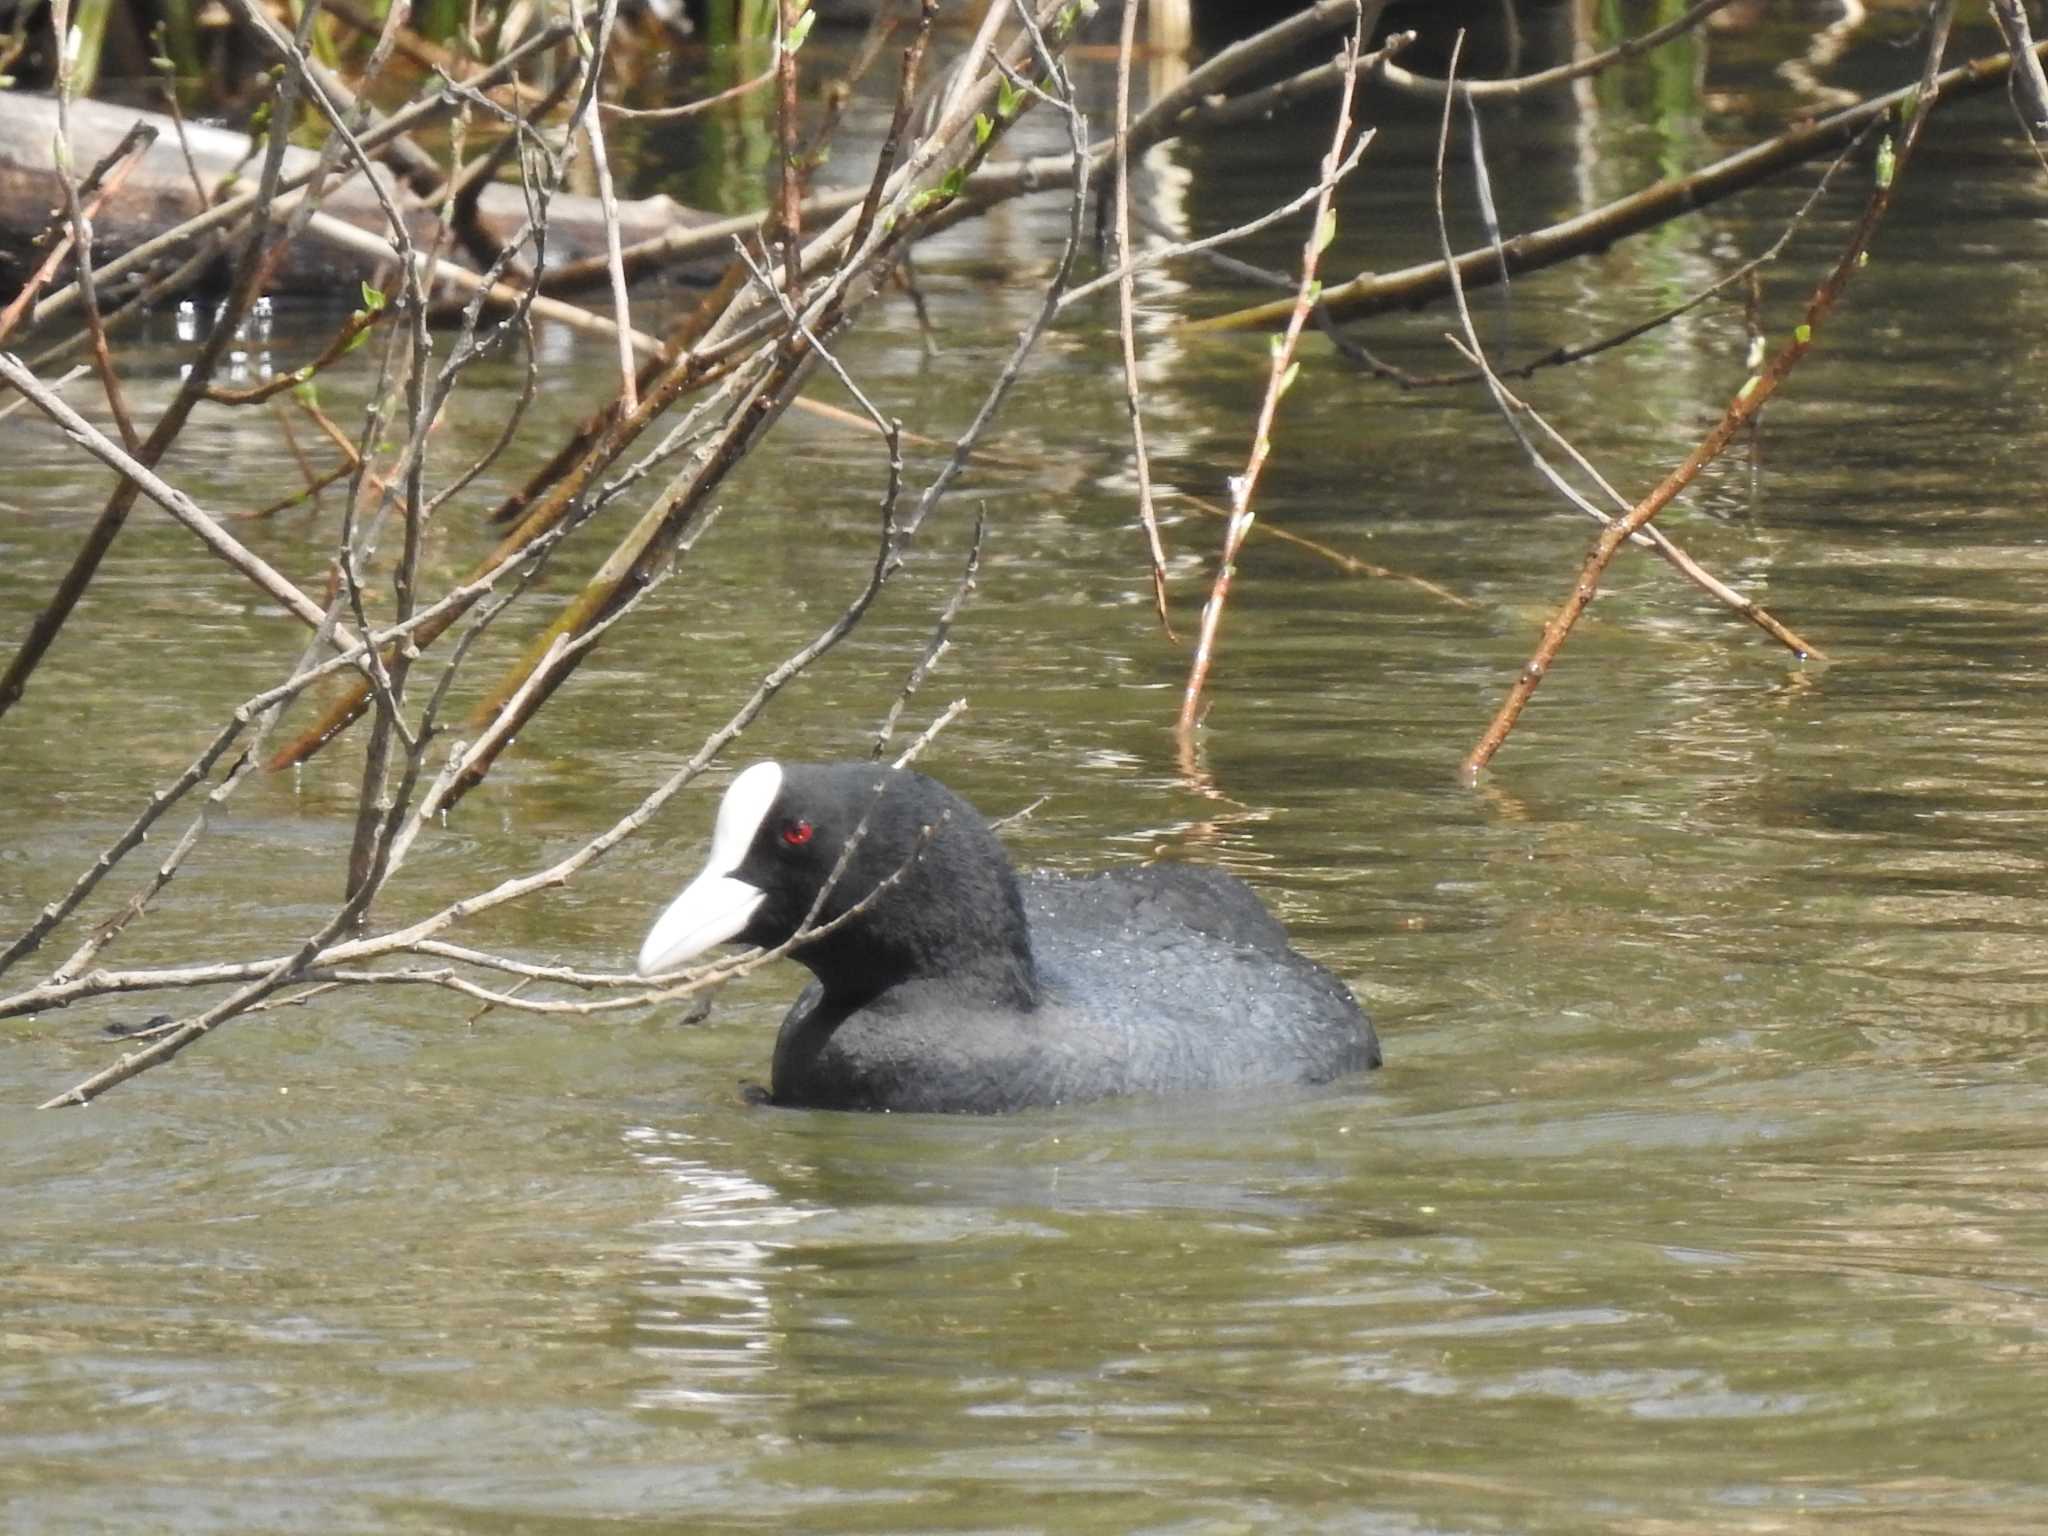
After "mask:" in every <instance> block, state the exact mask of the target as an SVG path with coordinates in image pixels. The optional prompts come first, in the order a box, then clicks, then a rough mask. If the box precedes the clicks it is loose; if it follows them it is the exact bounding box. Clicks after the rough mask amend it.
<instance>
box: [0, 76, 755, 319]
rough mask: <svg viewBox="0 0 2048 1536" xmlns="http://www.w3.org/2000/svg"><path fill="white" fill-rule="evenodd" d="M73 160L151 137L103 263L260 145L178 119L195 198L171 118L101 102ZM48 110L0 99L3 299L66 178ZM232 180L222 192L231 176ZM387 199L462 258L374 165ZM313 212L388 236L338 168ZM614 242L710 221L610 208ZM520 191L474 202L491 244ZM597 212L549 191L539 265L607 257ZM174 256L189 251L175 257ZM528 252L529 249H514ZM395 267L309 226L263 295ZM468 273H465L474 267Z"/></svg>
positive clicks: (192, 202) (91, 110) (500, 240)
mask: <svg viewBox="0 0 2048 1536" xmlns="http://www.w3.org/2000/svg"><path fill="white" fill-rule="evenodd" d="M70 118H71V164H72V166H73V168H74V170H75V172H76V173H77V174H79V175H83V174H84V173H85V172H86V171H87V170H89V169H90V168H91V167H92V166H93V164H94V163H95V162H97V161H98V160H99V159H101V158H102V157H103V156H105V155H106V154H108V153H109V152H110V151H111V150H113V148H114V147H115V146H116V145H117V144H118V143H119V142H120V140H121V136H122V135H123V134H125V133H126V132H127V131H128V130H129V128H130V127H132V126H133V125H134V124H135V123H137V122H143V123H147V124H149V125H150V126H152V127H154V128H155V129H156V130H157V135H156V142H155V143H154V144H153V145H151V146H150V147H149V148H148V149H147V150H145V151H144V152H143V157H142V160H141V163H140V164H138V165H137V166H136V168H135V170H134V171H133V172H132V173H131V174H130V175H129V176H128V178H127V180H126V182H125V183H124V184H123V185H122V187H121V188H120V190H119V191H118V193H116V194H115V195H114V196H112V197H110V198H108V199H107V201H106V204H105V206H103V207H102V208H101V209H100V211H99V213H98V215H97V217H96V218H95V219H94V221H93V262H94V265H96V266H97V265H99V264H101V263H104V262H107V261H110V260H112V259H113V258H115V257H117V256H120V255H121V254H122V253H124V252H126V251H130V250H133V249H135V248H136V247H137V246H140V245H142V244H143V243H145V242H146V241H150V240H154V239H156V238H158V237H159V236H162V235H164V234H166V233H169V232H171V231H173V230H176V229H177V228H178V227H179V226H180V225H182V224H185V223H187V222H188V221H190V220H191V219H193V218H196V217H197V216H198V215H199V214H201V213H203V212H204V211H205V210H206V208H207V207H208V206H210V205H211V204H212V203H214V202H217V201H219V200H220V199H221V198H222V197H223V196H225V195H226V193H227V191H232V190H246V188H247V187H248V185H249V184H250V183H251V181H252V180H253V177H254V172H255V161H254V160H253V158H252V157H254V156H256V155H258V154H260V152H261V145H260V144H259V143H254V142H252V141H251V140H250V138H249V137H248V136H247V135H246V134H242V133H237V132H234V131H233V130H231V129H227V128H216V127H211V126H208V125H205V124H199V123H189V122H188V123H186V124H185V125H184V128H183V134H184V141H185V145H186V146H187V147H188V148H189V149H190V151H191V156H192V167H193V168H196V170H197V172H198V175H199V180H200V182H201V183H202V184H203V186H204V188H205V196H204V198H202V196H201V191H200V188H199V187H198V186H195V185H194V184H193V179H192V169H188V168H187V166H186V163H185V154H184V151H183V150H181V149H180V147H179V133H180V130H179V127H178V125H177V123H176V122H175V121H174V120H173V119H171V118H170V117H168V116H166V115H164V114H162V113H156V112H145V111H142V110H140V109H137V108H133V107H117V106H112V105H109V104H108V103H105V102H98V101H77V102H73V103H72V105H71V113H70ZM56 137H57V103H56V101H55V99H54V98H52V97H48V96H38V95H29V94H25V93H15V92H0V294H4V293H7V292H12V291H13V290H14V289H16V288H18V287H19V286H20V285H21V284H22V282H24V281H25V280H26V278H27V276H28V274H29V273H30V271H32V270H33V268H34V264H35V247H36V243H37V241H38V239H39V238H40V237H41V236H42V235H43V234H44V232H45V231H47V230H48V229H49V228H50V227H51V226H52V224H53V223H55V222H57V221H58V220H59V219H60V218H61V213H60V210H61V209H62V207H63V203H64V194H63V182H62V180H61V178H60V177H59V175H58V172H57V161H56ZM316 159H317V156H316V153H315V152H314V151H312V150H309V149H299V148H290V149H287V150H286V151H285V175H286V177H287V178H289V177H291V176H293V175H295V174H299V173H302V172H304V171H306V170H309V169H310V168H311V167H312V166H313V164H314V163H315V161H316ZM238 173H239V185H238V186H230V183H234V182H236V181H237V179H238ZM379 176H380V179H381V180H382V181H383V182H384V184H385V189H386V193H387V195H388V196H389V197H390V198H391V200H392V202H393V203H394V204H395V205H396V206H397V207H398V208H399V210H400V211H401V213H402V214H403V216H404V218H405V221H406V227H407V230H408V232H409V233H410V234H411V237H412V239H413V241H414V243H415V244H416V245H417V246H419V247H420V248H421V249H423V250H424V249H428V248H430V247H431V246H433V245H434V244H439V246H440V248H441V250H442V251H443V252H444V253H445V254H444V259H445V260H449V261H452V262H458V263H459V262H460V261H461V260H462V255H461V253H462V250H463V246H462V244H461V243H460V242H459V241H457V240H455V239H453V238H452V237H450V236H447V233H446V231H444V229H443V226H442V221H441V219H440V216H439V213H438V211H437V210H436V209H435V208H433V207H430V206H428V205H427V204H425V203H423V202H422V201H421V200H420V198H419V196H418V195H417V194H416V193H414V192H412V191H410V190H408V189H407V188H406V186H405V185H404V183H403V181H402V179H401V178H400V177H398V176H396V175H394V174H392V173H391V172H389V171H387V170H384V169H382V168H381V167H380V169H379ZM320 206H321V209H322V211H324V212H326V213H328V214H331V215H333V216H334V217H335V218H337V219H340V220H342V221H344V222H345V223H348V224H352V225H354V226H356V227H357V228H358V229H361V230H365V231H368V232H370V233H372V234H375V235H379V236H386V235H387V231H386V226H385V216H384V211H383V208H382V207H381V206H380V205H379V203H378V201H377V196H376V194H375V192H374V191H372V189H371V188H370V187H369V186H368V185H367V184H366V183H365V181H364V180H363V177H362V175H361V174H360V173H359V172H357V173H354V174H348V173H347V172H346V171H344V172H338V173H337V175H336V177H335V180H334V182H333V183H332V184H330V185H329V186H328V188H327V189H326V192H325V194H324V195H323V197H322V199H321V204H320ZM618 211H619V229H620V238H621V240H622V241H624V242H625V243H628V244H630V243H634V242H638V241H645V240H654V239H658V238H660V237H662V236H664V235H670V234H673V233H675V232H676V231H677V230H681V229H688V228H691V227H694V226H696V225H699V224H704V223H707V222H709V221H710V215H708V214H704V213H700V212H697V211H696V210H694V209H691V208H686V207H684V206H683V205H682V204H681V203H678V202H676V201H675V200H674V199H673V198H670V197H667V196H655V197H648V198H640V199H636V200H632V201H622V202H620V203H619V205H618ZM526 216H527V204H526V199H525V196H524V195H523V194H522V193H521V191H520V189H519V188H518V187H516V186H509V185H491V186H487V187H485V188H484V189H483V192H482V195H481V197H480V198H479V200H478V206H477V222H478V224H479V225H480V226H481V229H482V231H483V233H484V234H485V235H486V236H487V237H488V238H489V239H490V240H491V241H493V242H494V243H496V244H499V245H503V244H506V243H509V242H510V241H512V240H513V239H514V238H515V237H517V236H518V234H519V232H520V230H521V228H522V227H523V226H524V224H525V222H526ZM604 243H605V242H604V211H603V208H602V207H601V205H600V204H599V201H598V199H596V198H594V197H584V196H581V195H577V194H571V193H567V192H562V193H557V194H556V195H555V197H554V198H553V200H552V201H551V202H550V204H549V208H548V251H547V254H548V264H549V265H550V266H551V267H552V266H554V265H556V264H558V263H561V262H567V261H577V260H582V259H586V258H590V257H595V256H601V255H602V254H603V252H604ZM169 254H175V255H177V256H179V257H182V256H184V255H188V254H190V253H189V251H184V250H180V251H176V252H173V253H169ZM521 255H522V257H523V258H526V259H528V261H529V263H530V258H531V256H532V248H531V245H530V243H529V244H528V245H527V247H526V249H525V250H523V251H522V252H521ZM722 265H723V259H722V257H721V258H718V259H716V260H713V261H711V262H709V263H708V264H699V266H698V267H696V268H691V267H683V268H674V269H668V270H667V273H666V275H669V276H679V277H683V278H686V279H697V278H700V277H701V279H702V280H703V281H707V282H708V281H711V280H712V279H714V278H716V276H717V274H718V270H719V268H720V267H721V266H722ZM394 266H395V261H386V260H381V259H379V258H378V257H376V256H374V255H371V254H367V253H365V252H364V251H363V250H361V249H358V248H352V247H350V246H345V245H342V244H340V243H339V242H337V241H334V240H331V239H328V238H326V237H324V236H322V235H321V234H320V233H319V232H318V231H317V230H308V231H307V232H306V233H304V234H302V235H300V236H298V237H297V238H295V239H294V240H293V241H292V242H291V243H290V245H289V246H288V247H287V249H286V250H285V252H284V254H283V257H282V259H281V260H280V261H279V263H278V264H277V267H276V270H275V273H274V275H273V276H272V278H271V282H270V288H269V291H270V292H271V294H273V295H274V296H277V297H280V298H294V297H298V298H304V297H316V296H331V295H333V294H336V293H340V294H343V295H345V296H347V297H349V299H350V301H351V302H353V298H354V295H355V293H356V291H357V285H358V284H359V283H362V282H376V281H378V279H379V278H380V277H381V276H383V275H384V274H386V273H388V272H389V271H390V270H391V269H392V268H393V267H394ZM472 270H474V268H472Z"/></svg>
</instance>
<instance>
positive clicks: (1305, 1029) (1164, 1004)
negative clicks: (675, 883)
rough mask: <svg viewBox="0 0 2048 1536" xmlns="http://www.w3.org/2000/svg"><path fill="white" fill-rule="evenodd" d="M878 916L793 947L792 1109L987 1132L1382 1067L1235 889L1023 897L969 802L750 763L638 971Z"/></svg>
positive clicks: (786, 1031)
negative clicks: (1097, 1104) (920, 1120)
mask: <svg viewBox="0 0 2048 1536" xmlns="http://www.w3.org/2000/svg"><path fill="white" fill-rule="evenodd" d="M863 820H865V823H866V827H865V831H863V832H862V833H861V834H860V837H859V841H858V843H857V844H856V845H855V847H854V851H853V855H852V857H851V858H850V859H849V860H848V861H847V865H846V868H845V869H844V871H842V872H841V874H840V876H839V878H838V880H837V881H836V882H834V881H832V880H831V875H832V871H833V869H834V867H835V866H836V865H837V864H838V862H839V860H840V857H841V855H842V854H843V853H844V852H845V850H846V847H847V844H848V843H849V841H851V840H852V839H853V838H854V836H855V829H856V828H858V827H860V826H861V825H862V822H863ZM828 883H829V884H830V886H831V889H830V891H829V893H828V894H827V895H826V896H825V899H824V901H823V903H822V905H819V904H818V895H819V892H820V891H821V890H825V888H826V886H827V885H828ZM885 883H886V884H885ZM878 887H883V888H882V889H881V890H880V892H879V894H876V892H877V888H878ZM864 898H866V899H868V904H867V905H866V906H865V907H864V908H863V909H862V910H861V911H859V912H858V913H857V914H856V915H855V916H853V917H852V918H851V919H850V920H848V921H847V922H846V923H844V924H843V925H842V926H840V927H838V928H835V929H833V930H832V931H830V932H828V933H824V934H821V935H820V936H818V937H816V938H813V939H808V940H806V941H805V942H804V943H803V944H801V945H799V946H798V947H797V948H796V949H795V950H794V951H793V952H792V953H793V957H794V958H795V959H797V960H798V961H800V962H801V963H802V964H804V965H805V966H807V967H809V969H810V971H811V973H812V974H813V975H814V976H816V977H817V981H816V982H814V983H813V984H812V985H811V986H809V987H807V988H806V989H805V990H804V993H803V995H802V996H801V997H799V998H798V999H797V1001H796V1005H795V1006H794V1007H793V1008H791V1009H790V1012H789V1017H788V1018H786V1019H785V1020H783V1024H782V1033H781V1035H780V1036H779V1037H778V1038H777V1040H776V1042H775V1070H774V1079H773V1085H772V1088H771V1096H772V1098H773V1099H774V1101H775V1102H776V1103H778V1104H791V1105H810V1106H814V1107H817V1108H827V1109H894V1110H936V1111H951V1112H955V1113H979V1114H987V1113H994V1112H998V1111H1002V1110H1012V1109H1024V1108H1028V1107H1031V1106H1034V1105H1048V1104H1071V1103H1076V1102H1078V1101H1081V1100H1085V1099H1100V1098H1107V1097H1110V1096H1113V1095H1117V1094H1137V1093H1142V1094H1159V1093H1187V1092H1196V1091H1200V1090H1203V1089H1220V1088H1242V1087H1254V1086H1259V1085H1271V1084H1284V1083H1320V1082H1326V1081H1328V1080H1329V1079H1331V1078H1335V1077H1339V1076H1342V1075H1343V1074H1344V1073H1347V1072H1356V1071H1360V1070H1362V1069H1365V1068H1369V1067H1377V1066H1378V1065H1379V1064H1380V1049H1379V1041H1378V1040H1377V1039H1376V1038H1375V1037H1374V1035H1373V1029H1372V1024H1371V1022H1370V1021H1369V1020H1368V1019H1367V1018H1366V1016H1365V1014H1364V1012H1363V1011H1362V1010H1361V1009H1360V1008H1359V1006H1358V1004H1357V1003H1356V1002H1355V1001H1354V1000H1353V998H1352V996H1351V993H1350V991H1349V989H1347V988H1346V987H1345V985H1344V983H1343V982H1341V981H1339V980H1338V979H1337V978H1336V977H1335V976H1334V975H1332V974H1331V973H1330V972H1329V971H1327V970H1325V969H1324V968H1323V967H1322V966H1320V965H1317V964H1316V963H1315V962H1314V961H1312V960H1307V959H1304V958H1303V957H1302V956H1300V955H1298V954H1296V953H1295V952H1294V951H1293V950H1292V949H1290V948H1289V947H1288V945H1287V933H1286V930H1285V929H1283V928H1282V927H1281V926H1280V924H1279V923H1278V922H1276V921H1275V920H1274V919H1273V917H1272V915H1271V914H1269V913H1268V912H1267V911H1266V909H1265V908H1264V907H1263V906H1261V905H1260V903H1259V899H1258V897H1257V896H1255V895H1253V894H1252V891H1251V889H1250V887H1248V886H1246V885H1245V884H1243V883H1242V882H1241V881H1239V880H1236V879H1234V878H1232V877H1231V876H1229V875H1226V874H1224V873H1222V872H1221V871H1220V870H1213V869H1202V868H1198V867H1195V866H1191V865H1183V864H1154V865H1149V866H1144V867H1132V868H1126V869H1116V870H1111V871H1109V872H1107V873H1105V874H1099V875H1086V876H1075V877H1068V876H1062V875H1052V874H1029V875H1025V876H1024V877H1023V878H1022V879H1019V878H1018V876H1017V875H1016V874H1015V872H1013V871H1012V870H1011V868H1010V861H1009V858H1008V856H1007V855H1006V854H1005V853H1004V852H1003V847H1002V844H1001V843H999V842H998V841H997V840H996V837H995V834H994V833H993V832H991V831H990V830H989V827H988V824H987V823H986V822H985V821H983V820H982V818H981V817H980V816H979V815H978V814H976V812H975V810H974V807H972V806H971V805H969V804H968V803H967V802H966V801H964V800H962V799H961V798H960V797H959V796H958V795H956V794H954V793H953V792H952V791H951V790H949V789H947V788H946V787H945V786H944V785H943V784H940V783H939V782H938V781H937V780H935V779H930V778H927V777H925V776H924V775H923V774H921V773H912V772H908V771H894V770H891V769H888V768H885V767H880V766H873V765H867V764H841V765H834V766H829V767H825V766H814V765H806V764H794V763H791V764H778V763H756V764H755V765H754V766H753V767H751V768H749V769H747V770H746V772H744V773H742V774H741V775H740V776H739V777H738V778H736V779H734V780H733V782H732V785H731V787H730V788H728V789H727V790H726V794H725V800H724V802H723V803H722V804H721V805H720V806H719V810H718V823H717V826H716V828H715V830H714V831H713V833H712V838H711V855H710V858H709V859H708V860H707V861H706V864H705V867H704V872H703V873H702V874H700V875H699V876H698V877H697V878H696V879H695V880H694V881H692V882H691V883H690V885H689V886H688V887H687V888H686V889H685V890H684V891H683V893H682V895H680V896H678V897H677V898H676V899H675V901H674V902H673V903H672V904H671V905H670V906H669V908H668V910H667V911H665V912H664V913H662V915H661V917H660V919H659V921H657V922H656V923H655V925H654V930H653V932H651V933H649V934H648V936H647V942H646V943H645V944H644V945H643V946H642V947H641V950H640V971H641V973H642V974H643V975H653V974H655V973H657V972H662V971H669V970H674V969H675V968H677V967H678V966H680V965H682V964H683V963H684V962H685V961H688V960H690V959H692V958H694V957H696V956H697V955H700V954H702V953H703V952H704V951H705V950H707V949H710V948H711V947H712V946H713V945H716V944H722V943H725V942H726V941H728V940H737V941H739V942H741V943H744V944H758V945H762V946H771V945H775V944H780V943H782V942H784V941H785V940H787V939H788V938H789V937H790V935H791V934H793V933H795V932H796V930H797V928H798V926H799V925H801V924H802V923H803V922H804V921H805V919H806V918H808V917H810V916H811V915H812V910H813V907H814V906H816V908H817V912H816V919H815V921H816V922H817V923H819V924H823V923H827V922H830V921H831V920H833V919H834V918H837V917H840V916H841V915H843V914H844V913H846V912H847V911H849V910H850V909H852V908H853V907H854V906H855V905H856V904H857V903H860V902H861V901H862V900H863V899H864Z"/></svg>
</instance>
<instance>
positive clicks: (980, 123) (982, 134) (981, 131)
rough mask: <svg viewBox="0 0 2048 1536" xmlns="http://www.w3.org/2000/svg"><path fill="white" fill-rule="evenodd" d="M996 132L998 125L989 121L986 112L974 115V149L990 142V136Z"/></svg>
mask: <svg viewBox="0 0 2048 1536" xmlns="http://www.w3.org/2000/svg"><path fill="white" fill-rule="evenodd" d="M995 131H996V125H995V124H994V123H992V122H990V121H989V118H988V114H987V113H986V112H977V113H975V114H974V147H975V148H976V149H979V148H981V146H982V145H984V144H986V143H987V142H988V136H989V135H990V134H992V133H994V132H995Z"/></svg>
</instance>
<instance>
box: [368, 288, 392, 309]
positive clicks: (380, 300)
mask: <svg viewBox="0 0 2048 1536" xmlns="http://www.w3.org/2000/svg"><path fill="white" fill-rule="evenodd" d="M390 302H391V301H390V300H389V299H387V298H385V297H384V290H383V289H382V288H372V287H371V286H370V285H369V284H368V283H365V284H363V308H365V309H367V310H368V311H369V312H370V313H371V314H373V315H374V314H376V313H377V311H378V310H380V309H382V308H383V307H384V306H385V305H386V304H388V303H390Z"/></svg>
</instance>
